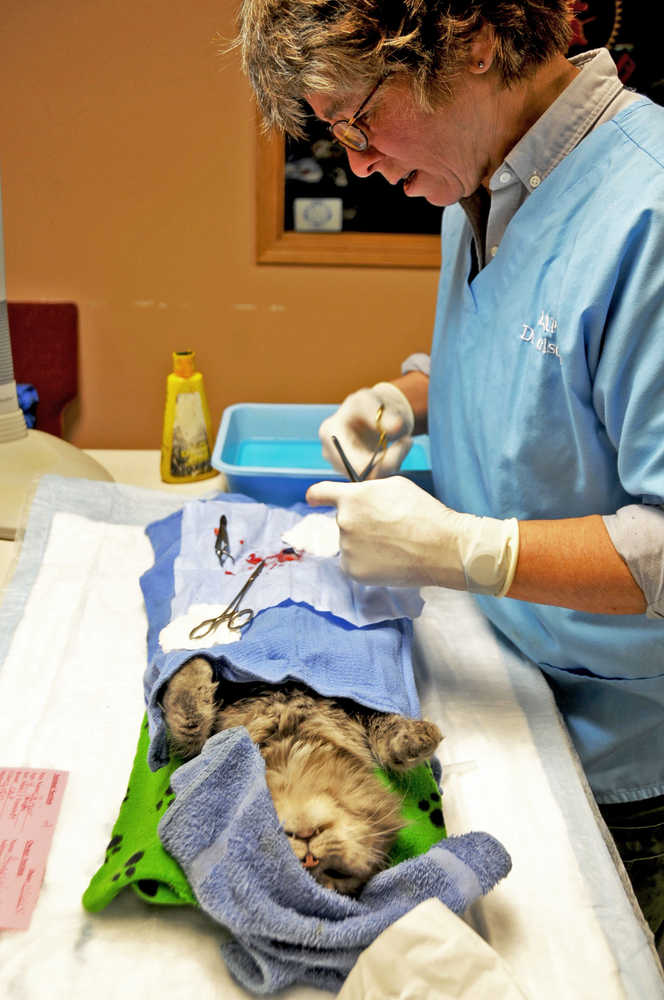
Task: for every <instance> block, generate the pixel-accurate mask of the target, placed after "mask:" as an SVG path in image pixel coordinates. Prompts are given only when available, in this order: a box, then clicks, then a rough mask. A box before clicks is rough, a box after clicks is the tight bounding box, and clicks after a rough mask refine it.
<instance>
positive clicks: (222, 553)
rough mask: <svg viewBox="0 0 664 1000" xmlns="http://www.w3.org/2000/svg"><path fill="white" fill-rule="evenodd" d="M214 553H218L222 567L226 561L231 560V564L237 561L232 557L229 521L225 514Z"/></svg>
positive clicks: (221, 518) (220, 522)
mask: <svg viewBox="0 0 664 1000" xmlns="http://www.w3.org/2000/svg"><path fill="white" fill-rule="evenodd" d="M214 551H215V552H216V555H217V559H218V560H219V565H220V566H223V565H224V562H225V561H226V559H230V560H231V562H235V559H234V558H233V556H232V555H231V547H230V542H229V540H228V520H227V518H226V515H225V514H222V515H221V517H220V518H219V527H218V528H217V536H216V538H215V540H214Z"/></svg>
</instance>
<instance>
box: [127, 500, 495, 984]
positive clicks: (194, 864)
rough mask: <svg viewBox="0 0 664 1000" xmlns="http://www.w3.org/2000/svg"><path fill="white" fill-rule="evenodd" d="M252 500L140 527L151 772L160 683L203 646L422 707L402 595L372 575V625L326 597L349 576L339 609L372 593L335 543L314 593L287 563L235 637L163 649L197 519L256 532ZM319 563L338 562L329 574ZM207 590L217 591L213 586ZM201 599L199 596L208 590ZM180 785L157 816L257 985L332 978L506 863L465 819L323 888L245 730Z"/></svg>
mask: <svg viewBox="0 0 664 1000" xmlns="http://www.w3.org/2000/svg"><path fill="white" fill-rule="evenodd" d="M220 504H221V505H223V506H220ZM192 507H198V508H201V510H200V511H199V510H192V509H191V508H192ZM252 509H253V511H254V516H255V517H256V518H257V519H260V518H265V506H264V505H260V504H255V503H254V502H253V501H248V500H247V499H246V498H243V497H240V496H231V495H225V496H223V497H221V498H214V499H212V500H200V501H196V502H195V504H189V505H187V507H186V509H185V511H184V512H183V511H177V512H176V513H174V514H170V515H168V516H167V517H165V518H162V519H161V520H159V521H155V522H153V523H152V524H150V525H149V526H148V528H147V529H146V531H147V534H148V537H149V538H150V541H151V543H152V547H153V550H154V555H155V558H154V564H153V566H152V567H151V568H150V570H148V571H147V572H146V573H145V574H144V575H143V577H142V578H141V587H142V589H143V595H144V599H145V604H146V609H147V615H148V666H147V669H146V672H145V677H144V687H145V697H146V701H147V713H148V722H149V728H150V749H149V753H148V762H149V765H150V767H151V768H152V770H157V769H158V768H160V767H161V766H163V765H164V764H165V763H166V762H167V760H168V748H167V741H166V732H165V726H164V720H163V716H162V712H161V707H160V695H161V692H162V690H163V688H164V686H165V684H166V682H167V681H168V680H169V678H170V677H171V676H172V675H173V674H174V673H175V672H176V670H178V669H179V667H180V666H181V665H182V664H183V663H185V662H186V661H187V660H189V659H191V658H192V656H205V657H206V658H207V659H208V660H209V661H210V663H211V664H212V667H213V670H214V673H215V677H217V678H218V679H220V680H222V679H223V680H226V681H236V682H249V681H255V680H261V681H265V682H268V683H274V684H278V683H280V682H283V681H285V680H295V681H299V682H301V683H304V684H306V685H308V686H309V687H311V688H313V689H314V690H316V691H318V692H319V693H320V694H323V695H332V696H336V697H344V698H350V699H352V700H354V701H356V702H358V703H359V704H362V705H365V706H368V707H370V708H374V709H376V710H378V711H384V712H399V713H401V714H405V715H410V716H418V715H419V714H420V712H419V701H418V697H417V692H416V688H415V682H414V676H413V669H412V655H411V648H412V621H411V620H410V618H408V617H394V614H395V607H396V605H395V596H394V594H392V593H390V592H389V591H387V588H376V587H372V588H367V589H371V591H372V592H373V593H372V594H371V600H370V602H369V604H370V606H371V608H372V612H373V614H374V620H372V621H371V622H370V623H369V624H364V625H362V626H359V625H357V624H354V623H353V622H351V621H349V620H348V619H347V618H344V617H340V616H339V615H338V614H333V613H332V612H331V611H330V610H328V608H327V605H329V590H330V589H333V588H334V587H343V586H346V587H347V593H346V594H342V595H341V596H340V597H339V598H338V600H337V599H336V598H333V599H334V600H335V601H336V603H335V604H334V607H335V609H337V610H340V609H342V608H352V609H355V610H357V608H361V607H366V606H367V603H366V602H364V603H363V595H362V594H361V593H359V597H358V599H356V598H355V597H352V596H351V594H352V592H353V591H355V592H356V593H357V591H358V589H359V590H360V591H361V589H362V588H361V587H360V585H358V584H351V583H350V581H348V580H347V578H346V577H345V576H344V575H343V574H340V573H339V572H338V556H337V557H331V558H329V559H327V560H322V559H319V558H317V557H316V562H317V564H318V565H316V566H315V567H314V570H315V572H314V573H312V574H310V576H309V579H310V580H311V579H316V580H317V581H318V582H317V584H316V586H312V587H311V588H310V592H309V593H308V594H307V596H308V597H309V599H310V600H309V602H304V601H301V600H299V601H297V600H294V599H293V598H292V597H291V596H290V592H289V591H288V589H286V591H285V592H284V589H283V587H282V584H281V582H280V581H278V580H277V579H276V574H277V573H279V572H281V569H282V568H283V567H282V566H280V565H277V567H276V569H275V570H274V576H275V579H273V581H272V584H273V590H272V593H273V594H274V595H275V596H274V600H278V603H277V604H276V605H274V606H266V601H265V600H260V601H257V602H254V601H252V600H248V601H247V606H250V607H254V608H255V609H256V608H260V610H257V612H256V615H255V617H254V619H253V621H252V622H251V624H250V625H248V626H247V627H246V628H244V629H243V630H242V633H241V638H239V640H238V641H235V642H232V643H230V644H224V645H216V646H215V645H214V643H213V640H214V634H213V635H212V636H211V637H210V639H209V640H206V641H209V642H210V643H211V645H209V646H202V647H201V648H197V649H196V650H195V651H192V649H190V648H189V649H170V650H168V651H166V650H164V649H162V647H161V645H160V643H159V634H160V632H161V630H162V629H163V628H164V627H165V626H166V625H168V624H169V622H170V621H171V619H172V615H173V609H174V608H178V611H179V612H181V611H182V610H183V609H184V608H185V605H186V604H187V603H188V600H189V599H190V598H187V600H185V601H180V600H179V593H178V585H179V584H182V586H183V587H188V588H191V586H192V579H193V574H192V573H191V572H190V570H189V569H187V572H182V569H181V568H182V567H189V566H192V565H195V562H196V559H199V558H203V556H204V553H203V555H201V546H200V538H199V537H198V535H197V533H196V532H195V531H193V530H191V525H193V524H198V525H200V529H201V531H203V532H204V533H205V546H204V548H209V549H210V550H213V543H214V537H213V535H212V531H213V526H215V525H216V524H218V523H219V517H220V511H223V512H225V513H226V514H227V517H228V519H229V526H230V527H231V531H232V526H233V525H238V524H240V523H241V524H242V525H243V534H242V536H241V537H242V538H244V539H245V541H246V538H249V539H252V537H253V536H252V535H251V534H250V530H253V526H252V525H250V524H248V519H250V515H251V512H252ZM269 510H270V518H269V520H274V522H275V523H277V522H278V523H281V521H280V514H279V513H278V509H276V508H270V509H269ZM275 510H276V511H277V514H275V515H272V511H275ZM308 512H309V509H308V508H307V507H305V506H304V505H297V506H296V507H295V508H290V509H289V510H288V511H287V512H285V513H287V514H289V515H291V516H293V515H294V516H295V517H302V516H303V515H304V514H305V513H308ZM240 513H241V514H242V517H240ZM186 524H188V525H189V530H187V531H185V530H184V529H183V526H184V525H186ZM279 530H281V529H279ZM256 531H258V532H259V531H260V527H259V526H256ZM245 536H246V537H245ZM255 537H256V538H258V535H256V536H255ZM273 542H274V539H273V538H267V540H266V539H265V538H263V540H262V541H261V546H260V547H261V552H260V555H267V554H269V552H268V551H266V547H270V552H271V551H276V550H275V549H274V548H273V547H272V544H273ZM313 558H314V557H312V559H313ZM236 561H237V559H236ZM215 562H216V566H215V565H210V566H209V567H208V570H209V573H210V574H212V572H213V570H214V571H215V572H216V577H217V580H218V581H221V580H222V578H225V580H231V581H234V582H233V585H232V586H233V590H232V593H231V594H230V596H233V595H234V593H235V592H236V591H237V589H238V574H235V575H233V576H230V575H228V576H227V574H226V573H225V570H224V568H223V567H220V566H219V564H218V561H216V558H215ZM325 562H328V563H330V566H329V572H328V569H326V567H325V566H324V565H322V564H323V563H325ZM286 565H288V564H286ZM297 570H299V571H300V572H306V570H307V557H306V556H305V557H303V558H302V559H300V560H298V561H297V562H295V563H294V564H293V566H292V570H291V571H290V572H289V574H284V577H283V579H284V581H287V579H288V578H291V579H292V577H293V575H294V574H295V572H296V571H297ZM266 573H268V570H264V571H263V574H262V576H265V575H266ZM330 580H333V581H334V584H333V585H331V584H329V581H330ZM344 581H345V582H344ZM194 586H195V584H194ZM206 586H210V579H208V582H207V584H206ZM380 591H385V594H384V601H383V605H382V606H383V608H384V609H385V612H384V618H382V619H380V618H378V617H377V616H376V609H377V608H378V607H380V602H381V594H380ZM321 594H323V595H324V596H323V598H321V597H320V595H321ZM211 596H212V590H211V589H210V590H207V591H206V592H205V596H204V598H203V599H204V600H207V599H209V598H210V597H211ZM249 596H252V591H249V594H248V597H249ZM412 596H413V597H417V600H419V597H418V596H417V595H416V594H414V595H412ZM196 600H197V601H198V600H201V595H200V593H197V594H196ZM319 600H320V601H321V603H322V604H323V605H326V606H325V607H324V608H323V609H319V608H317V607H316V602H317V601H319ZM221 606H222V607H223V606H224V603H223V602H222V605H221ZM412 607H414V608H416V607H417V603H416V602H415V603H413V604H412ZM171 784H172V787H173V789H174V791H175V793H176V798H175V802H174V803H173V804H172V805H171V806H170V807H169V809H168V811H167V812H166V814H165V815H164V817H163V819H162V820H161V822H160V825H159V835H160V838H161V840H162V843H163V845H164V847H165V848H166V850H167V851H168V852H169V853H170V854H171V855H172V856H173V857H174V858H175V859H176V860H177V861H178V862H179V864H180V865H181V866H182V868H183V870H184V872H185V874H186V876H187V879H188V881H189V884H190V885H191V888H192V890H193V892H194V894H195V896H196V898H197V900H198V902H199V903H200V905H201V907H202V908H203V909H204V910H205V911H206V912H207V913H208V914H209V915H210V916H211V917H213V918H214V919H215V920H217V921H218V922H219V924H221V925H222V926H223V927H224V928H225V929H226V930H227V932H228V938H227V940H226V941H225V943H224V944H223V945H222V951H223V954H224V957H225V959H226V962H227V964H228V966H229V968H230V970H231V972H232V973H233V975H234V976H235V977H236V979H237V980H238V982H240V983H241V984H242V985H243V986H244V987H245V988H246V989H248V990H250V991H252V992H254V993H259V994H264V993H270V992H273V991H274V990H278V989H281V988H282V987H285V986H288V985H294V984H296V983H309V984H312V985H315V986H318V987H320V988H323V989H332V990H337V989H339V988H340V986H341V985H342V983H343V980H344V978H345V976H346V975H347V974H348V972H349V971H350V969H351V968H352V965H353V964H354V962H355V961H356V959H357V957H358V955H359V953H360V951H362V949H364V948H365V947H367V945H368V944H370V943H371V941H372V940H374V938H375V937H376V936H377V935H378V934H380V933H381V931H382V930H384V929H385V928H386V927H387V926H389V925H390V924H391V923H392V922H394V921H395V920H397V919H398V918H399V917H400V916H402V915H403V914H404V913H406V912H408V910H410V909H412V908H413V907H414V906H416V905H417V904H418V903H420V902H422V901H423V900H424V899H427V898H430V897H432V896H433V897H437V898H439V899H441V900H442V901H443V902H444V903H446V904H447V905H448V906H450V908H451V909H453V910H454V911H455V912H457V913H461V912H463V910H465V909H466V907H467V906H468V905H470V903H472V902H473V900H474V899H477V898H478V897H479V896H480V895H482V894H483V893H485V892H487V891H488V890H489V889H491V888H492V886H493V885H495V883H496V882H497V881H498V880H499V879H501V878H503V877H504V876H505V875H506V874H507V872H508V871H509V869H510V865H511V862H510V858H509V855H508V854H507V852H506V851H505V849H504V848H503V847H502V845H501V844H500V843H498V841H496V840H495V839H494V838H493V837H491V836H490V835H488V834H485V833H468V834H466V835H464V836H461V837H454V838H449V839H448V840H446V841H444V842H441V844H439V845H436V846H435V847H434V848H431V849H430V850H429V851H427V852H426V853H425V854H422V855H420V856H419V857H416V858H412V859H410V860H408V861H404V862H401V863H399V864H397V865H395V866H394V867H393V868H391V869H389V870H387V871H384V872H381V873H379V874H378V875H377V876H375V877H374V878H373V879H371V880H370V881H369V883H367V885H366V886H365V888H364V890H363V891H362V893H361V895H360V896H359V898H357V899H353V898H350V897H347V896H342V895H340V894H338V893H336V892H334V891H333V890H328V889H324V888H323V887H322V886H320V885H318V883H317V882H315V880H314V879H312V878H311V876H310V875H309V874H308V873H307V872H305V871H304V869H302V868H301V866H300V864H299V863H298V861H297V859H296V858H295V855H294V854H293V852H292V850H291V848H290V846H289V844H288V840H287V837H286V835H285V834H284V832H283V830H282V829H281V827H280V825H279V821H278V818H277V815H276V812H275V810H274V806H273V804H272V799H271V797H270V793H269V791H268V788H267V784H266V782H265V769H264V764H263V760H262V758H261V756H260V753H259V751H258V749H257V748H256V747H255V746H254V744H253V743H252V742H251V740H250V739H249V736H248V734H247V732H246V730H245V729H244V728H237V729H232V730H227V731H225V732H222V733H218V734H216V735H214V736H212V737H211V738H210V739H209V740H208V741H207V743H206V744H205V746H204V748H203V751H202V753H201V754H200V755H199V756H198V757H196V758H194V759H193V760H191V761H189V762H187V763H186V764H184V765H183V766H182V767H180V768H178V769H177V770H176V771H175V772H174V774H173V775H172V778H171ZM443 843H444V846H443Z"/></svg>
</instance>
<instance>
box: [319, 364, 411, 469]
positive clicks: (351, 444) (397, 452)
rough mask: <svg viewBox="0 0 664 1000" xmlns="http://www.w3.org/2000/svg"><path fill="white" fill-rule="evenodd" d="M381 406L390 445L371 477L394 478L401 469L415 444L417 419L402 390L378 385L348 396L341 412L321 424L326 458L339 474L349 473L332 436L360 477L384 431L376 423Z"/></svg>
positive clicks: (390, 385)
mask: <svg viewBox="0 0 664 1000" xmlns="http://www.w3.org/2000/svg"><path fill="white" fill-rule="evenodd" d="M380 406H382V407H383V413H382V416H381V420H380V423H381V427H382V428H383V430H384V431H385V433H386V434H387V438H388V441H389V442H390V443H389V445H388V448H387V451H386V452H385V454H384V455H383V457H382V458H381V459H380V460H379V461H376V464H375V465H374V467H373V469H372V470H371V472H370V474H369V477H368V478H370V479H378V478H379V477H383V476H390V475H392V473H394V472H396V471H397V469H398V468H399V467H400V466H401V463H402V462H403V460H404V458H405V457H406V455H407V454H408V452H409V451H410V447H411V445H412V443H413V439H412V433H413V428H414V427H415V417H414V415H413V410H412V407H411V405H410V403H409V402H408V400H407V399H406V397H405V396H404V394H403V392H402V391H401V389H397V387H396V385H393V384H392V383H391V382H377V383H376V385H374V386H373V387H372V388H371V389H358V391H357V392H353V393H351V395H350V396H347V397H346V399H345V400H344V401H343V403H342V404H341V406H340V407H339V409H338V410H337V411H336V412H335V413H333V414H332V416H331V417H328V418H327V419H326V420H324V421H323V423H322V424H321V425H320V428H319V430H318V436H319V438H320V440H321V443H322V445H323V457H324V458H325V459H326V460H327V461H328V462H329V463H330V465H331V466H332V467H333V468H335V469H336V470H337V471H338V472H343V473H344V475H345V474H346V470H345V468H344V466H343V462H342V461H341V459H340V458H339V455H338V453H337V449H336V448H335V447H334V445H333V443H332V435H335V436H336V437H337V438H338V439H339V442H340V444H341V447H342V448H343V450H344V453H345V454H346V457H347V458H348V460H349V462H350V463H351V465H352V466H353V468H354V469H355V471H356V472H357V474H358V476H359V475H360V473H361V472H362V470H363V469H364V468H365V467H366V465H367V463H368V462H369V460H370V459H371V456H372V455H373V453H374V450H375V448H376V446H377V445H378V439H379V436H380V428H379V427H378V425H377V423H376V414H377V413H378V408H379V407H380Z"/></svg>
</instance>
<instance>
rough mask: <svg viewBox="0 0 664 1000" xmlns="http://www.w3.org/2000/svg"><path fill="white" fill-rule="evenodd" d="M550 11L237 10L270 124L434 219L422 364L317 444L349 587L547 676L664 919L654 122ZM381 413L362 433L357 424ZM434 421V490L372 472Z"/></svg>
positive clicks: (659, 152) (662, 426)
mask: <svg viewBox="0 0 664 1000" xmlns="http://www.w3.org/2000/svg"><path fill="white" fill-rule="evenodd" d="M569 38H570V32H569V11H568V6H567V3H566V2H565V0H491V2H489V0H475V2H473V3H470V2H469V0H451V2H448V3H442V4H441V3H440V2H439V0H419V2H418V0H414V2H410V3H407V2H405V0H394V2H393V3H387V2H385V0H364V2H362V3H360V2H359V0H337V2H335V3H334V4H330V3H329V2H328V0H289V2H288V3H287V4H286V3H285V2H284V3H283V4H282V3H280V2H275V0H246V2H245V5H244V8H243V11H242V14H241V39H242V50H243V57H244V63H245V68H246V69H247V71H248V73H249V76H250V79H251V82H252V85H253V87H254V89H255V92H256V95H257V99H258V104H259V106H260V109H261V111H262V113H263V115H264V117H265V119H266V121H267V122H268V123H270V124H271V125H273V126H277V127H279V128H281V129H284V130H286V131H288V132H291V133H293V134H295V135H298V134H299V133H300V132H301V128H302V124H303V121H304V117H305V116H306V114H307V113H310V112H311V110H313V112H314V114H315V115H316V116H317V117H318V118H319V119H321V120H323V121H326V122H328V123H329V125H330V126H331V130H332V132H333V134H334V135H335V136H336V138H337V139H338V140H339V141H340V142H342V143H343V144H344V145H345V146H346V148H347V153H348V160H349V164H350V166H351V168H352V170H353V171H354V173H356V174H357V175H358V176H360V177H367V176H369V175H370V174H372V173H374V172H376V171H378V172H379V173H381V174H383V176H384V177H385V178H386V179H387V180H388V181H390V182H391V183H393V184H396V183H402V184H403V188H404V191H405V192H406V194H407V195H409V196H412V197H424V198H426V199H427V200H428V201H429V202H431V203H432V204H434V205H440V206H445V209H446V210H445V212H444V214H443V226H442V268H441V274H440V284H439V292H438V304H437V311H436V320H435V329H434V336H433V345H432V349H431V355H430V357H429V356H426V355H414V356H412V357H411V358H409V359H408V360H407V361H406V362H405V364H404V367H403V372H402V376H401V377H400V378H396V379H394V380H393V381H391V382H379V383H377V384H376V385H375V386H373V387H372V388H363V389H360V390H359V391H357V392H355V393H353V394H352V395H350V396H349V397H348V398H347V399H346V400H345V401H344V402H343V403H342V405H341V406H340V408H339V410H338V411H337V412H336V413H335V414H334V415H333V416H332V417H331V418H330V419H328V420H327V421H325V423H324V424H323V425H322V427H321V439H322V441H323V446H324V453H325V455H326V456H327V457H328V459H329V460H330V461H332V462H333V463H334V464H335V465H337V466H338V467H339V468H340V469H341V468H342V467H341V464H340V461H339V458H338V456H337V454H336V451H335V449H334V448H333V447H332V444H331V437H332V435H336V436H337V437H338V439H339V440H340V441H341V442H343V445H344V449H345V451H346V452H347V454H348V457H349V459H350V460H351V462H352V464H353V465H354V466H355V468H357V469H362V468H363V467H364V466H365V465H366V463H367V462H368V461H369V459H370V457H371V455H372V453H373V452H374V449H375V448H376V447H377V444H378V440H379V433H380V431H381V429H382V430H384V431H386V432H387V435H388V438H389V442H390V443H389V447H388V448H387V451H386V452H385V454H384V455H383V457H382V460H380V461H379V462H378V463H377V465H376V466H375V469H374V471H373V473H372V478H371V479H369V480H368V481H366V482H361V483H319V484H316V485H315V486H313V487H311V488H310V490H309V493H308V500H309V502H310V503H311V504H313V505H320V504H325V505H327V504H332V505H334V506H336V509H337V519H338V522H339V527H340V533H341V546H342V560H343V564H344V566H345V568H346V569H347V571H348V573H349V574H351V575H352V576H353V577H355V578H356V579H358V580H360V581H365V582H371V583H382V584H393V585H404V584H406V585H412V586H420V585H425V584H437V585H439V586H442V587H452V588H455V589H462V590H469V591H471V592H472V593H474V594H475V595H477V601H478V602H479V604H480V606H481V608H482V610H483V611H484V613H485V614H486V616H487V617H488V618H489V619H490V621H491V622H492V623H493V624H494V625H495V627H496V628H497V629H498V630H499V631H500V632H501V633H502V634H503V635H504V636H506V637H507V638H508V639H509V640H511V642H512V643H514V644H515V645H516V646H517V647H518V648H519V649H520V650H521V651H522V652H523V653H524V654H525V656H527V657H528V658H530V659H531V660H532V661H534V662H535V663H537V664H538V665H539V667H540V669H541V670H543V671H544V673H545V674H546V677H547V679H548V681H549V682H550V684H551V686H552V688H553V691H554V693H555V696H556V699H557V702H558V705H559V707H560V709H561V711H562V713H563V715H564V717H565V720H566V723H567V726H568V728H569V731H570V733H571V735H572V738H573V740H574V743H575V745H576V748H577V750H578V752H579V754H580V756H581V759H582V762H583V764H584V767H585V770H586V773H587V775H588V778H589V780H590V783H591V786H592V788H593V791H594V794H595V796H596V798H597V801H598V803H599V804H600V807H601V810H602V812H603V814H604V816H605V818H606V820H607V822H608V824H609V827H610V828H611V829H612V831H613V833H614V837H615V838H616V841H617V844H618V847H619V849H620V851H621V853H622V855H623V858H624V860H625V863H626V866H627V869H628V872H629V874H630V877H631V878H632V881H633V884H634V887H635V890H636V894H637V896H638V899H639V901H640V904H641V907H642V909H643V911H644V913H645V915H646V918H647V919H648V921H649V923H650V926H651V927H652V929H653V931H654V932H655V935H656V940H657V943H658V944H659V943H661V941H662V936H663V930H664V511H663V509H662V504H663V503H664V395H663V386H664V294H663V287H662V286H663V280H662V275H663V273H664V272H663V270H662V267H663V265H662V261H663V260H664V110H663V109H661V108H659V107H658V106H657V105H655V104H653V103H652V102H650V101H649V100H648V99H646V98H643V97H640V96H639V95H637V94H635V93H632V92H630V91H627V90H626V89H625V88H624V87H623V86H622V85H621V83H620V81H619V79H618V76H617V73H616V69H615V66H614V64H613V61H612V59H611V57H610V55H609V53H608V52H607V51H605V50H597V51H595V52H591V53H585V54H583V55H582V56H579V57H576V58H573V59H571V60H570V59H567V58H566V56H565V53H566V51H567V48H568V45H569ZM381 407H382V410H380V419H377V417H378V415H379V408H381ZM425 429H427V430H428V433H429V439H430V445H431V465H432V471H433V481H434V488H435V496H430V495H429V494H428V493H426V492H424V491H423V490H421V489H419V488H418V487H417V486H415V485H414V484H412V483H411V482H410V481H409V480H407V479H405V478H403V477H401V476H398V475H393V474H394V473H396V472H397V471H398V469H399V466H400V463H401V461H402V460H403V458H404V456H405V454H406V453H407V451H408V447H409V445H410V440H411V437H412V435H413V433H414V432H418V431H421V430H425Z"/></svg>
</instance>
